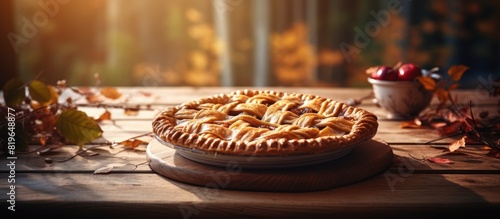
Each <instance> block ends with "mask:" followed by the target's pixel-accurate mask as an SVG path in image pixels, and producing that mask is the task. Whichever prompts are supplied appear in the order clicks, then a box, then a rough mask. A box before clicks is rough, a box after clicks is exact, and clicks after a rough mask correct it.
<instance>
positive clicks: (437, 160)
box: [427, 157, 453, 164]
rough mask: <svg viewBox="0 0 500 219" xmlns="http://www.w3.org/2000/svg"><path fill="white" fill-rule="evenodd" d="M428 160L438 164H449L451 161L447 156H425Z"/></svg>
mask: <svg viewBox="0 0 500 219" xmlns="http://www.w3.org/2000/svg"><path fill="white" fill-rule="evenodd" d="M427 160H428V161H431V162H433V163H438V164H451V163H453V161H451V160H450V159H448V158H440V157H432V158H427Z"/></svg>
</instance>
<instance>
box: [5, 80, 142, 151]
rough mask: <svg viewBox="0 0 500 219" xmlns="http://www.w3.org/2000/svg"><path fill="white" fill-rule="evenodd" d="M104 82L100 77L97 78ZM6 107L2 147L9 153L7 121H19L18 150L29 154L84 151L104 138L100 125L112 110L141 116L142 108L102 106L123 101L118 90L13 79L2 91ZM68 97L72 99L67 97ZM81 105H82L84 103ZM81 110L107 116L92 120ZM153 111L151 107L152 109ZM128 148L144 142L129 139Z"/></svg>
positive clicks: (61, 82)
mask: <svg viewBox="0 0 500 219" xmlns="http://www.w3.org/2000/svg"><path fill="white" fill-rule="evenodd" d="M95 77H96V80H97V81H100V80H99V78H98V75H96V76H95ZM2 91H3V98H4V103H2V104H0V118H2V119H1V120H0V129H1V133H0V135H1V138H0V144H1V146H2V150H4V151H7V145H8V144H7V143H8V142H7V139H8V137H9V136H7V133H9V132H8V131H7V129H8V127H9V125H8V122H7V118H8V117H9V113H11V114H10V117H12V113H13V114H14V118H15V141H16V150H25V149H26V148H27V145H28V144H39V145H41V146H46V145H51V147H54V146H55V145H56V146H57V145H59V146H62V145H66V144H69V143H72V144H76V145H78V146H79V147H80V149H81V148H82V146H83V145H84V144H87V143H89V142H91V141H93V140H95V139H96V138H99V137H101V135H102V133H103V130H102V129H101V127H100V125H99V122H102V121H105V120H111V113H110V112H109V111H108V110H107V108H108V107H115V108H117V107H119V108H123V109H124V110H125V114H127V115H134V114H137V113H138V111H139V109H141V107H140V106H133V107H129V106H116V105H113V106H112V105H105V104H102V103H103V102H104V101H105V100H110V99H111V100H116V99H119V98H122V96H123V95H122V94H121V93H120V92H119V91H118V90H117V89H116V88H114V87H97V86H96V88H95V89H90V88H86V87H82V88H73V87H68V86H67V85H66V81H64V80H61V81H58V82H57V85H55V86H52V85H48V84H46V83H44V82H42V81H40V80H32V81H28V82H23V81H22V80H21V79H19V78H13V79H11V80H10V81H8V82H6V83H5V85H4V87H3V88H2ZM65 92H71V93H72V94H76V95H72V96H71V97H68V98H66V99H65V100H61V99H62V98H61V97H63V98H64V96H62V95H63V93H65ZM66 96H68V95H66ZM82 99H83V100H86V102H87V103H86V104H75V102H77V101H78V100H82ZM80 102H81V101H80ZM78 106H96V107H103V108H105V109H106V110H105V112H104V113H103V114H102V115H100V116H99V117H97V118H91V117H89V116H88V115H87V114H86V113H85V112H83V111H80V110H78ZM148 108H149V106H148ZM123 143H124V146H125V147H130V148H135V147H137V146H138V145H139V144H143V143H144V142H142V141H139V140H136V139H133V138H131V139H128V140H125V141H124V142H123Z"/></svg>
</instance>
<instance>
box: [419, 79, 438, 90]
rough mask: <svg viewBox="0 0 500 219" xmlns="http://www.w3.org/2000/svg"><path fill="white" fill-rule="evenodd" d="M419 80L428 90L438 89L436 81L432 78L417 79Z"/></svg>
mask: <svg viewBox="0 0 500 219" xmlns="http://www.w3.org/2000/svg"><path fill="white" fill-rule="evenodd" d="M417 80H418V81H419V82H420V83H421V84H422V85H423V86H424V88H425V89H426V90H434V89H436V81H434V79H432V78H431V77H417Z"/></svg>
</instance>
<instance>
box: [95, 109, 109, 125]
mask: <svg viewBox="0 0 500 219" xmlns="http://www.w3.org/2000/svg"><path fill="white" fill-rule="evenodd" d="M105 120H111V112H109V111H107V110H106V111H104V113H102V114H101V115H100V116H99V118H97V119H96V121H97V122H102V121H105Z"/></svg>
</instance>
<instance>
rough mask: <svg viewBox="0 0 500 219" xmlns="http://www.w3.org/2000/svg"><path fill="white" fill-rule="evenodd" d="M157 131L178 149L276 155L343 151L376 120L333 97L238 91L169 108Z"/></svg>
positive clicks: (156, 122) (361, 137)
mask: <svg viewBox="0 0 500 219" xmlns="http://www.w3.org/2000/svg"><path fill="white" fill-rule="evenodd" d="M152 125H153V132H154V133H155V134H156V136H157V137H158V138H160V139H161V140H163V141H165V142H168V143H171V144H173V145H176V146H181V147H185V148H188V149H195V150H200V151H204V152H210V153H218V154H227V155H251V156H278V155H302V154H316V153H325V152H331V151H335V150H339V149H342V148H345V147H350V146H353V145H356V144H358V143H361V142H364V141H366V140H369V139H371V138H372V137H373V136H374V135H375V134H376V132H377V128H378V122H377V117H376V116H375V115H374V114H373V113H370V112H368V111H366V110H363V109H360V108H355V107H352V106H348V105H346V104H344V103H342V102H339V101H334V100H331V99H327V98H323V97H319V96H315V95H308V94H296V93H283V92H276V91H259V90H240V91H235V92H232V93H230V94H219V95H215V96H211V97H205V98H202V99H199V100H196V101H191V102H187V103H184V104H181V105H178V106H175V107H170V108H166V109H165V110H163V111H162V112H160V113H159V114H158V115H157V116H156V117H155V118H154V120H153V124H152Z"/></svg>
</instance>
